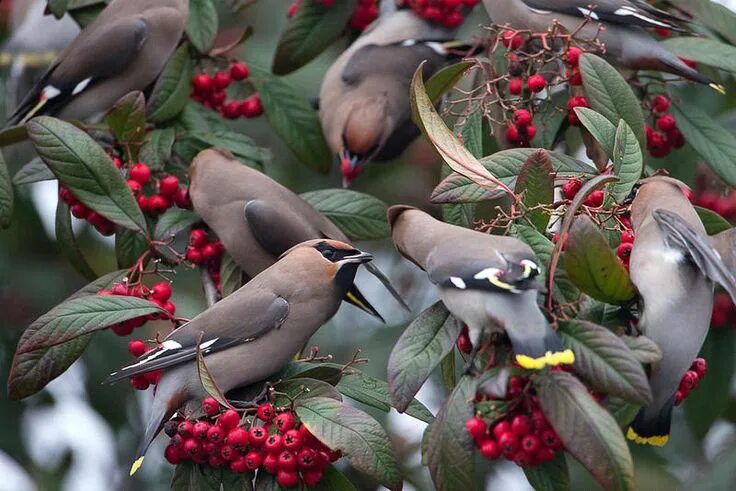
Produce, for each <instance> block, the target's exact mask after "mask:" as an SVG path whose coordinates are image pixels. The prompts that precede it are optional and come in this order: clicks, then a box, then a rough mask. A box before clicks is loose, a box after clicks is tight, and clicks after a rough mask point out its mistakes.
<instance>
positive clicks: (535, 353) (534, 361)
mask: <svg viewBox="0 0 736 491" xmlns="http://www.w3.org/2000/svg"><path fill="white" fill-rule="evenodd" d="M388 216H389V221H390V222H391V226H392V237H393V240H394V244H395V245H396V248H397V249H398V250H399V252H400V253H401V254H402V255H403V256H404V257H406V258H407V259H409V260H410V261H411V262H413V263H414V264H416V265H417V266H419V267H420V268H422V269H423V270H424V271H426V272H427V274H428V275H429V279H430V280H431V281H432V283H434V284H435V285H437V287H438V289H439V292H440V298H441V299H442V301H443V302H444V304H445V306H446V307H447V309H448V310H449V311H450V312H452V314H453V315H454V316H455V317H457V318H458V319H460V320H461V321H462V322H464V323H465V324H466V325H467V326H468V331H469V334H470V340H471V341H472V343H473V349H474V350H477V349H478V347H479V346H480V345H481V344H482V337H483V335H484V334H488V333H490V332H491V331H505V332H506V334H507V335H508V337H509V339H510V340H511V345H512V347H513V350H514V353H515V355H516V361H517V362H518V363H519V364H520V365H521V366H522V367H524V368H529V369H541V368H543V367H544V366H546V365H559V364H571V363H573V362H574V361H575V356H574V354H573V352H572V351H571V350H569V349H564V348H563V345H562V342H561V340H560V338H559V336H558V335H557V333H556V332H555V331H554V330H552V328H551V327H550V325H549V323H548V322H547V319H545V317H544V315H543V314H542V312H541V311H540V310H539V306H538V304H537V292H538V290H539V288H540V286H539V285H538V283H537V282H536V281H535V277H536V276H537V275H538V274H539V267H538V266H537V259H536V257H535V256H534V252H532V250H531V248H529V246H527V245H526V244H525V243H523V242H522V241H520V240H518V239H515V238H513V237H502V236H496V235H489V234H485V233H482V232H477V231H474V230H470V229H467V228H463V227H458V226H455V225H450V224H448V223H444V222H441V221H439V220H436V219H435V218H433V217H431V216H430V215H428V214H427V213H425V212H423V211H420V210H418V209H416V208H412V207H409V206H403V205H400V206H392V207H391V208H389V210H388ZM471 359H472V358H471Z"/></svg>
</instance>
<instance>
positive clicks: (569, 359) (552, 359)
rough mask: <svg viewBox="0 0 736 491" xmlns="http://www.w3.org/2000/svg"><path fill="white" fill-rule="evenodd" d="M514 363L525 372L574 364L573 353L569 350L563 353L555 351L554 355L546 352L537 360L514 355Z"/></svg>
mask: <svg viewBox="0 0 736 491" xmlns="http://www.w3.org/2000/svg"><path fill="white" fill-rule="evenodd" d="M516 362H517V363H518V364H519V365H521V367H522V368H526V369H527V370H541V369H542V368H544V367H546V366H550V367H554V366H557V365H572V364H573V363H575V353H573V352H572V350H570V349H566V350H565V351H557V352H555V353H552V352H551V351H548V352H547V353H545V354H544V356H540V357H539V358H532V357H531V356H527V355H516Z"/></svg>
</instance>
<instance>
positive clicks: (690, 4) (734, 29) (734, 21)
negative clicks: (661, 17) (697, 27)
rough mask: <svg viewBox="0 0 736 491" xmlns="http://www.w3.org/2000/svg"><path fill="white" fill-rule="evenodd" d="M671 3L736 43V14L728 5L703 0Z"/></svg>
mask: <svg viewBox="0 0 736 491" xmlns="http://www.w3.org/2000/svg"><path fill="white" fill-rule="evenodd" d="M669 3H671V4H673V5H676V6H677V7H679V8H681V9H683V10H684V11H685V12H688V13H689V14H691V15H692V16H693V18H695V19H697V20H698V23H699V24H703V25H705V26H708V27H709V28H711V29H714V30H715V31H717V32H718V33H719V34H721V35H722V36H723V37H725V38H726V39H728V40H729V41H731V42H732V43H736V14H735V13H734V12H733V11H732V10H731V9H729V8H728V7H726V6H724V5H721V4H718V3H716V2H713V1H707V2H704V1H702V0H670V1H669Z"/></svg>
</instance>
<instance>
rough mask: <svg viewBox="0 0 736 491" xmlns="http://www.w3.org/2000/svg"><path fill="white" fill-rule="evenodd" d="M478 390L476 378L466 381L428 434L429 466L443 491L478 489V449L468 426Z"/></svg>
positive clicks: (433, 478)
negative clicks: (476, 453) (475, 455)
mask: <svg viewBox="0 0 736 491" xmlns="http://www.w3.org/2000/svg"><path fill="white" fill-rule="evenodd" d="M475 388H476V380H475V379H474V378H473V377H469V376H464V377H462V378H461V379H460V381H459V382H458V384H457V386H456V387H455V390H453V391H452V393H451V394H450V397H448V399H447V401H446V402H445V405H444V406H443V407H442V409H441V410H440V412H439V413H438V414H437V418H436V419H435V420H434V421H433V422H432V423H431V424H430V425H429V426H428V427H427V429H426V430H425V431H424V434H425V438H426V441H427V452H426V454H427V465H428V466H429V473H430V475H431V476H432V482H434V485H435V487H436V488H437V489H438V490H439V491H452V490H460V489H468V490H470V489H475V485H476V482H477V481H476V479H475V476H474V472H475V457H474V455H473V449H474V445H473V439H472V437H471V436H470V433H468V431H467V430H466V429H465V422H466V421H467V420H468V419H470V418H471V417H472V416H473V405H472V404H471V401H472V400H473V398H474V397H475Z"/></svg>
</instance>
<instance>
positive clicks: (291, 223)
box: [243, 199, 322, 257]
mask: <svg viewBox="0 0 736 491" xmlns="http://www.w3.org/2000/svg"><path fill="white" fill-rule="evenodd" d="M243 212H244V214H245V219H246V221H247V223H248V227H249V228H250V231H251V233H252V234H253V237H255V239H256V241H257V242H258V244H260V246H261V247H263V248H264V249H266V250H267V251H268V252H270V253H271V254H273V256H274V257H279V256H280V255H281V254H283V253H284V252H286V251H288V250H289V249H291V248H292V247H294V246H295V245H297V244H299V243H300V242H304V241H305V240H311V239H318V238H320V237H321V236H322V234H321V232H320V230H319V229H317V228H315V227H312V226H311V225H310V223H309V221H308V220H306V219H304V218H303V217H300V216H298V215H297V214H295V213H293V212H291V211H290V210H288V209H286V208H285V207H281V208H277V207H275V206H272V205H271V204H269V203H267V202H266V201H263V200H259V199H254V200H251V201H248V202H247V203H246V204H245V208H244V210H243Z"/></svg>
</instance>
